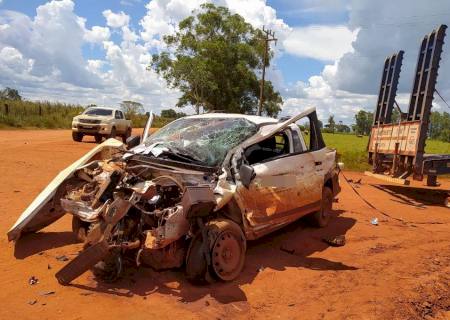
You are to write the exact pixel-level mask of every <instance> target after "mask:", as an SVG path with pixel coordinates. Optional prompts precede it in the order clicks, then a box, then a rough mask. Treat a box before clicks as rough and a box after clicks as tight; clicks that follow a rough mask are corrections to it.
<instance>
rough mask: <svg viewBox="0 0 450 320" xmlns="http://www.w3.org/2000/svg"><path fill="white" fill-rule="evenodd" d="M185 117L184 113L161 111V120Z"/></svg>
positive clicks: (171, 110)
mask: <svg viewBox="0 0 450 320" xmlns="http://www.w3.org/2000/svg"><path fill="white" fill-rule="evenodd" d="M185 116H186V113H183V112H176V111H175V110H173V109H166V110H161V118H168V119H178V118H182V117H185Z"/></svg>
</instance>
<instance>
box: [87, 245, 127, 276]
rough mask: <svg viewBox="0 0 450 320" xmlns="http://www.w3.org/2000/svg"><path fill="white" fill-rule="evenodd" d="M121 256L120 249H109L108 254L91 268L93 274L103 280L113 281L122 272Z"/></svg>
mask: <svg viewBox="0 0 450 320" xmlns="http://www.w3.org/2000/svg"><path fill="white" fill-rule="evenodd" d="M122 271H123V258H122V254H121V253H120V250H111V251H110V253H109V254H108V256H107V257H106V258H105V259H104V260H102V261H99V262H97V263H96V264H95V266H94V267H93V268H92V272H93V273H94V276H95V277H96V278H98V279H100V280H102V281H104V282H115V281H116V280H117V279H118V278H119V277H120V276H121V274H122Z"/></svg>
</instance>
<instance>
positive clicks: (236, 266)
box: [212, 231, 244, 280]
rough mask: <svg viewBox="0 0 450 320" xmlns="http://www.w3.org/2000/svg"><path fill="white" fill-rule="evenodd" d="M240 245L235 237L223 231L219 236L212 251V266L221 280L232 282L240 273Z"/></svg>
mask: <svg viewBox="0 0 450 320" xmlns="http://www.w3.org/2000/svg"><path fill="white" fill-rule="evenodd" d="M243 258H244V257H243V253H242V245H241V242H240V240H239V239H237V238H236V235H235V234H233V233H232V232H229V231H225V232H222V233H221V234H220V236H219V237H218V238H217V240H216V242H215V243H214V247H213V250H212V265H213V269H214V271H215V273H216V274H217V276H218V277H219V278H220V279H222V280H232V279H234V278H235V277H236V276H237V275H238V274H239V272H240V271H241V266H242V259H243Z"/></svg>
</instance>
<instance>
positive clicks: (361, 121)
mask: <svg viewBox="0 0 450 320" xmlns="http://www.w3.org/2000/svg"><path fill="white" fill-rule="evenodd" d="M355 120H356V124H355V126H354V128H353V130H354V131H355V132H356V134H362V135H368V134H369V133H370V130H371V128H372V123H373V113H372V112H367V111H364V110H359V111H358V113H357V114H355Z"/></svg>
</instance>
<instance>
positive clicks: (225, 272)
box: [186, 219, 247, 283]
mask: <svg viewBox="0 0 450 320" xmlns="http://www.w3.org/2000/svg"><path fill="white" fill-rule="evenodd" d="M205 227H206V229H207V234H208V242H209V243H208V244H209V247H208V254H209V256H210V258H211V266H209V267H207V264H206V259H205V254H204V248H203V239H202V236H201V233H198V234H197V235H196V236H195V237H194V238H193V239H192V242H191V244H190V246H189V250H188V253H187V256H186V276H187V278H188V280H190V281H192V282H195V283H198V282H210V280H211V277H214V278H216V279H219V280H222V281H232V280H234V279H236V278H237V277H238V276H239V274H240V273H241V271H242V268H243V267H244V263H245V252H246V250H247V243H246V239H245V236H244V233H243V232H242V229H241V227H239V225H238V224H236V223H235V222H233V221H231V220H228V219H216V220H211V221H209V222H208V223H207V224H206V225H205Z"/></svg>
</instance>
